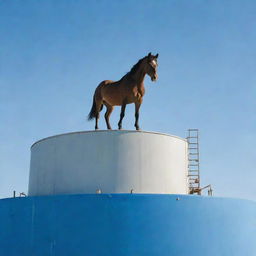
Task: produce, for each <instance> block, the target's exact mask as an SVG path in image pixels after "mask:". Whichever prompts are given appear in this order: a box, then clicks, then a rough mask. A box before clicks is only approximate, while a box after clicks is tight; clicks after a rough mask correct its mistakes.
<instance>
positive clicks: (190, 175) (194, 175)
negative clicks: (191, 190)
mask: <svg viewBox="0 0 256 256" xmlns="http://www.w3.org/2000/svg"><path fill="white" fill-rule="evenodd" d="M188 176H189V177H199V175H196V174H189V175H188Z"/></svg>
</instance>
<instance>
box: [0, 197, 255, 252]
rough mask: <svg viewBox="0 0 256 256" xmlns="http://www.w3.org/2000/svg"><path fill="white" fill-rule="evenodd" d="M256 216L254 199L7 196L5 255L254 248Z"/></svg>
mask: <svg viewBox="0 0 256 256" xmlns="http://www.w3.org/2000/svg"><path fill="white" fill-rule="evenodd" d="M177 198H179V200H177ZM255 219H256V203H255V202H250V201H247V200H236V199H226V198H204V197H199V196H186V195H135V194H134V195H130V194H129V195H117V194H112V195H103V194H102V195H66V196H46V197H45V196H42V197H28V198H16V199H4V200H0V227H1V228H0V255H8V256H17V255H19V256H34V255H37V256H52V255H55V256H70V255H76V256H84V255H93V256H120V255H122V256H133V255H140V256H149V255H152V256H160V255H161V256H170V255H179V256H188V255H191V256H195V255H196V256H206V255H207V256H216V255H222V256H231V255H232V256H241V255H246V256H253V255H256V243H255V237H256V229H255Z"/></svg>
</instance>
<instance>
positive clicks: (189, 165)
mask: <svg viewBox="0 0 256 256" xmlns="http://www.w3.org/2000/svg"><path fill="white" fill-rule="evenodd" d="M188 166H199V164H189V165H188Z"/></svg>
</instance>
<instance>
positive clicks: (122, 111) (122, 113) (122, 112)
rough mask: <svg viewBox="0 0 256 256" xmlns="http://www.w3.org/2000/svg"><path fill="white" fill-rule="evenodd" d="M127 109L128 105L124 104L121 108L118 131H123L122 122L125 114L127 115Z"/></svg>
mask: <svg viewBox="0 0 256 256" xmlns="http://www.w3.org/2000/svg"><path fill="white" fill-rule="evenodd" d="M125 107H126V103H125V102H124V103H123V105H122V108H121V113H120V120H119V122H118V129H119V130H121V129H122V121H123V118H124V114H125Z"/></svg>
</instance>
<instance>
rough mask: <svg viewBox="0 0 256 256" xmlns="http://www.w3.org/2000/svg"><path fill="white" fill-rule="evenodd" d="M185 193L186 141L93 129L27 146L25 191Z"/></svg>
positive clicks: (56, 192) (151, 134) (45, 192)
mask: <svg viewBox="0 0 256 256" xmlns="http://www.w3.org/2000/svg"><path fill="white" fill-rule="evenodd" d="M97 189H100V190H101V191H102V192H103V193H129V192H130V191H131V190H133V192H134V193H158V194H159V193H160V194H171V193H178V194H186V193H187V191H188V183H187V142H186V140H184V139H181V138H178V137H175V136H169V135H164V134H157V133H150V132H136V131H98V132H95V131H93V132H80V133H71V134H64V135H59V136H54V137H50V138H47V139H44V140H42V141H39V142H38V143H36V144H34V145H33V146H32V148H31V166H30V179H29V195H30V196H33V195H51V194H77V193H95V192H96V190H97Z"/></svg>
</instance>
